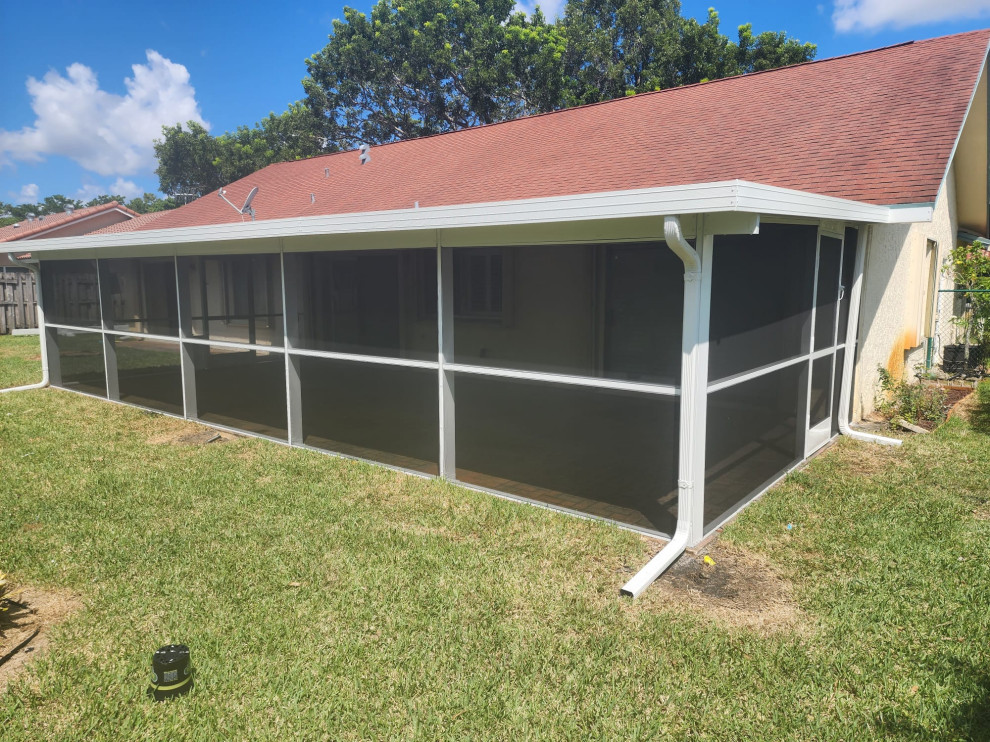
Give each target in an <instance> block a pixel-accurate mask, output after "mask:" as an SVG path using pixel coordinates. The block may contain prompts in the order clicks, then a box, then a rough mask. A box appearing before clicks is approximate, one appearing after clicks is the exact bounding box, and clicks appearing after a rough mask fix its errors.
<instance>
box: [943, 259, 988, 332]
mask: <svg viewBox="0 0 990 742" xmlns="http://www.w3.org/2000/svg"><path fill="white" fill-rule="evenodd" d="M944 271H945V272H946V273H947V274H948V275H949V276H950V277H951V278H952V280H953V281H954V282H955V285H956V288H957V289H965V290H966V291H969V292H972V293H968V294H967V295H966V300H967V302H968V303H969V308H968V309H967V310H966V312H965V313H964V314H963V315H961V316H959V317H955V318H954V320H953V321H954V322H955V324H956V325H957V326H959V327H961V328H962V329H963V330H964V331H965V330H968V332H969V338H970V342H971V343H972V344H973V345H980V344H981V343H990V248H988V247H987V246H986V245H984V244H982V243H980V242H973V243H972V244H962V245H957V246H956V247H955V248H954V249H953V250H952V252H951V253H949V261H948V263H947V264H946V266H945V268H944Z"/></svg>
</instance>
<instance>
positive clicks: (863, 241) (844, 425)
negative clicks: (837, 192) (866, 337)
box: [839, 227, 902, 446]
mask: <svg viewBox="0 0 990 742" xmlns="http://www.w3.org/2000/svg"><path fill="white" fill-rule="evenodd" d="M869 230H872V227H865V228H863V229H861V230H860V232H859V244H858V245H856V269H855V273H854V275H853V285H852V292H851V293H850V295H849V316H848V318H847V321H846V354H845V356H843V359H842V385H841V387H840V389H839V432H840V433H842V435H845V436H848V437H850V438H852V439H854V440H857V441H867V442H869V443H879V444H881V445H883V446H900V445H901V444H902V441H899V440H898V439H897V438H887V437H885V436H882V435H873V434H871V433H862V432H860V431H858V430H853V429H852V428H851V427H849V397H850V396H851V395H852V382H853V370H854V367H855V363H856V329H857V328H858V327H859V304H860V298H861V297H862V293H863V266H864V265H865V264H866V246H867V244H868V241H869V238H868V231H869Z"/></svg>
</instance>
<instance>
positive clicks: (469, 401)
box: [42, 242, 683, 533]
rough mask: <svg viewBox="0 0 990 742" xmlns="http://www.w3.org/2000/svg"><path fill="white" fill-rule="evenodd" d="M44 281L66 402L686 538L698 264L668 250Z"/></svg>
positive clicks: (260, 264) (345, 261)
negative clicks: (130, 411)
mask: <svg viewBox="0 0 990 742" xmlns="http://www.w3.org/2000/svg"><path fill="white" fill-rule="evenodd" d="M42 275H43V277H44V279H43V282H44V285H45V286H46V287H47V291H46V293H45V295H44V296H46V297H50V299H48V301H49V302H50V304H51V305H52V307H53V311H52V312H50V314H49V317H50V320H51V321H50V322H49V323H48V327H47V333H46V336H47V342H48V345H49V350H50V355H51V359H52V360H51V362H50V366H51V370H52V383H53V384H55V385H56V386H60V387H63V388H66V389H71V390H75V391H79V392H83V393H86V394H92V395H96V396H100V397H105V398H109V399H112V400H115V401H120V402H126V403H129V404H134V405H138V406H141V407H144V408H148V409H152V410H157V411H161V412H165V413H168V414H174V415H180V416H185V417H188V418H190V419H195V420H199V421H202V422H205V423H208V424H212V425H216V426H220V427H224V428H230V429H234V430H239V431H244V432H247V433H250V434H253V435H259V436H264V437H267V438H271V439H274V440H278V441H282V442H287V443H290V444H292V445H297V446H303V447H308V448H313V449H318V450H322V451H328V452H332V453H335V454H341V455H344V456H349V457H355V458H359V459H364V460H369V461H374V462H380V463H384V464H387V465H390V466H394V467H399V468H401V469H404V470H409V471H413V472H419V473H423V474H427V475H440V474H441V473H442V474H444V475H445V476H447V477H448V478H451V479H455V480H457V481H460V482H462V483H464V484H466V485H469V486H474V487H480V488H484V489H488V490H493V491H497V492H500V493H505V494H509V495H511V496H514V497H517V498H525V499H527V500H530V501H533V502H537V503H543V504H548V505H551V506H554V507H560V508H566V509H569V510H571V511H575V512H578V513H583V514H588V515H592V516H596V517H601V518H607V519H611V520H615V521H618V522H621V523H624V524H627V525H630V526H633V527H636V528H640V529H643V530H646V531H650V532H656V533H670V532H672V531H673V529H674V525H675V521H676V512H677V511H676V505H677V503H676V494H677V485H676V482H677V471H676V468H677V438H678V424H679V422H678V417H679V405H678V397H677V384H678V383H679V377H680V362H681V353H680V345H681V324H682V305H683V267H682V264H681V262H680V260H678V259H677V258H676V257H675V256H674V255H673V254H672V253H671V252H670V251H669V250H668V249H667V247H666V245H665V244H664V243H662V242H624V243H613V244H582V245H552V244H551V245H524V246H508V247H504V246H503V247H498V246H497V247H477V248H475V247H463V248H460V247H459V248H442V249H440V250H438V249H435V248H434V249H421V248H408V249H376V250H363V251H362V250H333V251H329V250H328V251H323V252H321V251H310V252H285V253H284V254H283V253H270V254H251V255H193V256H179V257H177V258H176V257H149V258H106V259H99V260H69V261H62V260H55V261H45V262H43V264H42ZM63 287H67V288H68V289H70V290H71V293H67V292H64V291H63ZM87 292H88V293H87ZM63 293H65V295H64V296H63V295H62V294H63ZM90 298H91V299H92V301H89V299H90ZM441 420H443V422H444V424H443V425H441Z"/></svg>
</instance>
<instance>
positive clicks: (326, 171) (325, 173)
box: [323, 167, 330, 178]
mask: <svg viewBox="0 0 990 742" xmlns="http://www.w3.org/2000/svg"><path fill="white" fill-rule="evenodd" d="M323 177H324V178H329V177H330V168H328V167H325V168H323Z"/></svg>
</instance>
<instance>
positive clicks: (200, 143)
mask: <svg viewBox="0 0 990 742" xmlns="http://www.w3.org/2000/svg"><path fill="white" fill-rule="evenodd" d="M320 143H321V140H320V138H319V135H318V133H317V132H316V126H315V124H314V121H313V118H312V115H311V114H310V112H309V109H307V108H306V107H305V106H304V105H302V104H301V103H293V104H292V105H290V106H289V108H288V109H287V110H286V111H284V112H283V113H281V114H279V115H276V114H274V113H271V114H269V115H268V117H267V118H265V119H263V120H262V121H261V122H260V123H258V124H255V126H253V127H249V126H239V127H238V128H237V129H236V130H235V131H233V132H225V133H223V134H221V135H220V136H213V135H212V134H210V133H209V132H208V131H207V130H206V129H205V128H204V127H203V126H202V125H201V124H198V123H196V122H195V121H189V122H187V123H186V124H185V125H184V126H183V124H176V125H175V126H165V127H163V128H162V138H161V139H156V140H155V156H156V157H157V158H158V168H157V169H156V170H155V174H156V175H157V176H158V181H159V190H161V192H162V193H164V194H166V195H167V196H170V197H172V198H173V199H174V200H175V202H176V205H181V204H182V203H185V202H186V201H187V200H189V199H190V198H193V197H199V196H202V195H203V194H204V193H210V192H211V191H215V190H217V189H218V188H220V187H221V186H223V185H226V184H227V183H230V182H231V181H234V180H238V179H239V178H243V177H245V176H246V175H250V174H251V173H253V172H255V171H257V170H260V169H261V168H263V167H265V166H266V165H270V164H272V163H273V162H283V161H285V160H294V159H298V158H301V157H310V156H312V155H315V154H318V153H319V152H320Z"/></svg>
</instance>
